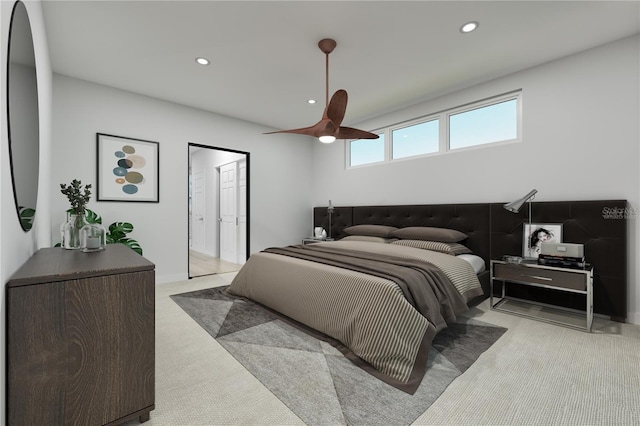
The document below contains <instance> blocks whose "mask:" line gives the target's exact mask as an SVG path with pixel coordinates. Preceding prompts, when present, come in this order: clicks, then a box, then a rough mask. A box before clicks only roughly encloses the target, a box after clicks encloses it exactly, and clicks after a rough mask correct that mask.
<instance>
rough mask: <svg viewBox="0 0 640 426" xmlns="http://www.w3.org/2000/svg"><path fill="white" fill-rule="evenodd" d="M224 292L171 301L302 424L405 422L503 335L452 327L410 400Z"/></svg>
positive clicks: (498, 330)
mask: <svg viewBox="0 0 640 426" xmlns="http://www.w3.org/2000/svg"><path fill="white" fill-rule="evenodd" d="M226 287H227V286H223V287H213V288H209V289H205V290H197V291H192V292H188V293H182V294H176V295H173V296H171V298H172V299H173V301H174V302H175V303H177V304H178V305H179V306H180V307H181V308H182V309H183V310H184V311H185V312H186V313H187V314H189V316H191V317H192V318H193V319H194V320H195V321H196V322H197V323H198V324H199V325H200V326H201V327H202V328H203V329H204V330H206V331H207V333H209V334H210V335H211V336H212V337H213V338H214V339H216V341H217V342H218V343H220V344H221V345H222V346H223V347H224V348H225V349H226V350H227V351H228V352H229V353H230V354H231V355H232V356H233V357H234V358H235V359H236V360H237V361H238V362H240V363H241V364H242V365H243V366H244V367H245V368H246V369H247V370H248V371H249V372H250V373H251V374H253V375H254V376H255V377H256V378H257V379H258V380H259V381H260V382H261V383H262V384H263V385H264V386H265V387H267V388H268V389H269V390H270V391H271V392H272V393H273V394H274V395H275V396H276V397H277V398H278V399H280V400H281V401H282V402H283V403H284V404H285V405H286V406H287V407H289V409H291V411H293V412H294V413H295V414H296V415H297V416H298V417H300V419H301V420H302V421H303V422H305V423H306V424H308V425H354V426H356V425H408V424H411V423H412V422H413V421H415V420H416V419H417V418H418V417H419V416H420V415H421V414H422V413H424V412H425V411H426V409H427V408H429V406H430V405H431V404H433V402H434V401H435V400H436V399H438V397H439V396H440V395H441V394H442V392H444V390H445V389H446V388H447V386H449V384H450V383H451V382H452V381H453V380H454V379H455V378H456V377H458V376H459V375H460V374H462V373H463V372H464V371H465V370H466V369H467V368H469V367H470V366H471V364H473V363H474V362H475V360H476V359H478V357H479V356H480V355H481V354H482V353H483V352H484V351H486V350H487V349H488V348H489V347H491V345H493V343H495V342H496V341H497V340H498V339H499V338H500V336H502V334H503V333H504V332H505V331H506V328H502V327H497V326H493V325H490V324H485V323H481V322H479V321H473V322H467V323H455V324H451V325H450V326H449V327H447V328H446V329H444V330H443V331H441V332H440V333H439V334H438V335H437V336H436V337H435V339H434V340H433V343H432V347H431V349H430V351H429V354H428V363H427V369H426V372H425V375H424V378H423V379H422V383H421V384H420V386H419V388H418V390H416V392H415V393H414V394H413V395H410V394H408V393H406V392H403V391H401V390H398V389H396V388H395V387H393V386H390V385H388V384H387V383H385V382H383V381H381V380H379V379H377V378H375V377H374V376H372V375H370V374H369V373H367V372H366V371H365V370H363V369H361V368H360V367H358V366H356V365H355V364H354V363H352V362H351V361H349V360H348V359H347V358H345V357H344V356H343V355H342V353H341V352H340V351H338V350H337V349H336V348H334V347H333V346H332V345H330V344H329V343H327V342H326V341H323V340H321V339H317V338H316V337H313V336H311V335H310V334H308V333H305V332H304V331H301V330H300V329H299V328H298V327H294V326H292V325H291V324H290V323H289V322H287V321H284V320H283V319H282V318H281V316H279V315H277V314H275V313H273V312H272V311H271V310H269V309H267V308H265V307H264V306H262V305H260V304H258V303H255V302H253V301H251V300H249V299H246V298H243V297H234V296H231V295H228V294H226V293H225V292H224V289H225V288H226Z"/></svg>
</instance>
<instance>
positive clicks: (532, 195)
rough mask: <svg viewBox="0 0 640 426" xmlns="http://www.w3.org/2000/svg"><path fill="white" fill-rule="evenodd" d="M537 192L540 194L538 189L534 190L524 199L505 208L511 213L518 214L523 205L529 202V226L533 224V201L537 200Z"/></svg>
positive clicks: (506, 205) (508, 204)
mask: <svg viewBox="0 0 640 426" xmlns="http://www.w3.org/2000/svg"><path fill="white" fill-rule="evenodd" d="M537 192H538V190H537V189H532V190H531V192H529V193H528V194H527V195H525V196H524V197H522V198H519V199H517V200H515V201H512V202H510V203H507V204H505V205H504V208H505V209H507V210H509V211H510V212H511V213H518V212H519V211H520V209H521V208H522V205H523V204H524V203H526V202H527V201H528V202H529V224H531V200H533V199H534V198H535V195H536V193H537Z"/></svg>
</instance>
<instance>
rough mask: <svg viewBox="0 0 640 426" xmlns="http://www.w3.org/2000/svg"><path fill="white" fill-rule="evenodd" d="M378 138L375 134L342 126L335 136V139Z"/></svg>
mask: <svg viewBox="0 0 640 426" xmlns="http://www.w3.org/2000/svg"><path fill="white" fill-rule="evenodd" d="M379 137H380V136H378V135H376V134H375V133H371V132H366V131H364V130H360V129H354V128H353V127H344V126H341V127H340V128H339V129H338V133H337V134H336V138H337V139H378V138H379Z"/></svg>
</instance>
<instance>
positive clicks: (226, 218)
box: [220, 163, 238, 263]
mask: <svg viewBox="0 0 640 426" xmlns="http://www.w3.org/2000/svg"><path fill="white" fill-rule="evenodd" d="M237 168H238V164H237V163H230V164H226V165H224V166H221V167H220V259H222V260H226V261H228V262H233V263H237V261H238V259H237V256H236V247H237V241H238V216H237V210H238V205H237V201H236V200H237V197H236V192H237V189H236V187H237V179H236V177H237Z"/></svg>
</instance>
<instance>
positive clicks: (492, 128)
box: [449, 99, 518, 149]
mask: <svg viewBox="0 0 640 426" xmlns="http://www.w3.org/2000/svg"><path fill="white" fill-rule="evenodd" d="M517 117H518V100H517V99H511V100H508V101H504V102H500V103H496V104H493V105H488V106H485V107H481V108H474V109H470V110H467V111H464V112H460V113H457V114H451V115H449V149H458V148H466V147H468V146H476V145H482V144H486V143H492V142H500V141H507V140H513V139H516V138H517V137H518V127H517V124H518V119H517Z"/></svg>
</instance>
